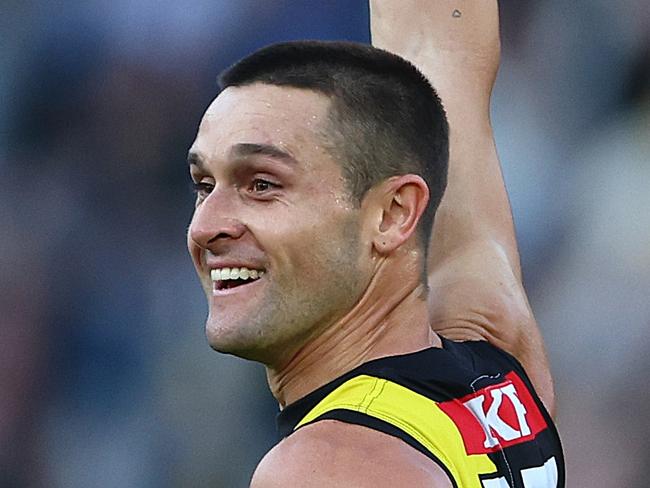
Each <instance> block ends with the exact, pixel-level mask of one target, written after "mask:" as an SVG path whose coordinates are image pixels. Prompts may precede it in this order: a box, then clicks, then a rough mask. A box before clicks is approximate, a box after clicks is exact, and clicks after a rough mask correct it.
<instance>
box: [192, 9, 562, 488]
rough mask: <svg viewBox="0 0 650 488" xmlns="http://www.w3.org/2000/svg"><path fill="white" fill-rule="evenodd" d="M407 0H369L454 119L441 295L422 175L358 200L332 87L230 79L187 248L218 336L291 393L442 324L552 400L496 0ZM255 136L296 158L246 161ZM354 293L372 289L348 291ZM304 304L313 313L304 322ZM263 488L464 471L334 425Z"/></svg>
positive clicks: (307, 436) (438, 482)
mask: <svg viewBox="0 0 650 488" xmlns="http://www.w3.org/2000/svg"><path fill="white" fill-rule="evenodd" d="M396 3H397V2H393V1H388V0H381V1H380V0H376V1H371V20H372V35H373V43H374V44H375V45H376V46H378V47H382V48H385V49H388V50H390V51H393V52H396V53H398V54H400V55H402V56H404V57H406V58H407V59H410V60H411V61H412V62H414V63H415V64H416V65H417V66H418V67H419V68H420V69H421V70H422V71H423V72H424V73H425V74H426V75H427V76H428V77H429V78H430V79H431V80H432V82H433V85H434V86H435V87H436V89H437V90H438V91H439V93H440V94H441V98H442V100H443V103H444V104H445V107H446V110H447V113H448V117H449V120H450V126H451V162H450V178H449V187H448V190H447V193H446V196H445V198H444V200H443V204H442V207H441V209H440V210H439V212H438V216H437V219H436V225H435V228H434V232H433V236H432V246H431V249H430V257H429V263H428V265H429V271H430V275H429V286H430V288H431V293H430V295H429V296H428V300H427V297H426V296H425V294H424V289H423V287H422V284H421V283H420V281H419V269H420V266H421V263H422V260H423V252H422V250H421V249H420V248H419V246H418V243H417V238H416V236H415V228H416V226H417V222H418V219H419V217H420V215H421V214H422V211H423V209H424V206H425V205H426V202H427V200H428V190H427V188H426V185H425V184H424V182H423V181H422V180H421V179H420V178H418V177H416V176H413V175H408V176H404V177H399V178H391V179H389V180H387V181H386V182H383V183H382V184H380V185H378V186H377V187H375V188H373V190H371V192H370V193H369V194H368V195H367V196H366V197H365V198H364V201H363V204H362V206H361V208H354V206H352V205H350V202H349V201H348V200H347V199H346V197H345V191H344V184H343V180H342V176H341V170H340V167H339V166H338V164H337V163H336V162H334V161H332V159H331V158H330V156H328V155H327V154H326V153H325V152H324V151H323V149H322V141H321V139H320V137H321V136H320V128H321V127H322V125H321V124H322V122H323V120H324V116H325V114H326V112H327V109H328V101H327V99H326V98H325V97H323V96H320V95H318V94H316V93H314V92H309V91H305V90H296V89H292V88H284V87H283V88H280V87H271V86H268V85H261V84H254V85H251V86H248V87H239V88H228V89H226V90H225V91H224V92H223V93H222V94H221V95H220V96H219V97H217V99H216V100H215V101H214V102H213V104H212V105H211V107H210V108H209V109H208V111H207V112H206V115H205V116H204V119H203V121H202V123H201V127H200V129H199V133H198V135H197V139H196V141H195V143H194V144H193V146H192V149H191V153H192V154H193V155H194V156H193V159H192V161H193V162H194V163H195V164H192V165H191V172H192V178H193V179H194V181H195V182H196V183H198V184H199V185H202V186H200V187H199V195H198V199H197V208H196V212H195V215H194V218H193V220H192V224H191V226H190V229H189V232H188V247H189V250H190V253H191V255H192V258H193V261H194V264H195V267H196V269H197V272H198V274H199V276H200V277H201V280H202V283H203V285H204V288H205V292H206V295H207V297H208V302H209V306H210V316H209V318H208V322H207V325H206V329H207V335H208V339H209V341H210V343H211V345H212V347H214V348H215V349H217V350H219V351H222V352H227V353H232V354H237V355H239V356H242V357H246V358H249V359H254V360H257V361H260V362H263V363H264V364H265V365H266V367H267V373H268V379H269V385H270V387H271V390H272V392H273V394H274V395H275V396H276V398H277V399H278V402H279V403H280V405H286V404H288V403H291V402H293V401H294V400H296V399H298V398H301V397H302V396H304V395H305V394H306V393H309V392H310V391H313V390H314V389H316V388H318V387H319V386H321V385H323V384H324V383H326V382H328V381H330V380H332V379H334V378H336V377H338V376H340V375H341V374H342V373H344V372H347V371H349V370H350V369H352V368H354V367H355V366H357V365H359V364H362V363H364V362H366V361H368V360H371V359H374V358H377V357H382V356H387V355H394V354H400V353H406V352H412V351H417V350H420V349H423V348H426V347H431V346H434V347H436V346H439V345H440V339H439V337H438V335H437V334H436V332H440V333H441V334H443V335H446V336H448V337H450V338H453V339H458V340H467V339H485V340H489V341H490V342H492V343H493V344H495V345H497V346H500V347H502V348H504V349H506V350H508V351H509V352H511V353H512V354H514V355H515V356H516V357H517V358H518V359H519V360H520V361H522V363H523V364H524V366H525V368H526V369H527V371H528V373H529V375H531V376H532V379H533V381H534V383H535V384H536V386H537V388H538V391H539V392H540V393H541V396H542V398H543V399H544V401H545V402H546V404H547V406H548V407H549V409H551V410H552V409H553V393H552V384H551V382H550V375H549V374H548V366H547V363H546V359H545V355H544V352H543V345H542V342H541V337H540V335H539V331H538V330H537V328H536V324H535V322H534V319H533V317H532V313H531V312H530V309H529V307H528V303H527V300H526V295H525V292H524V290H523V287H522V285H521V271H520V267H519V257H518V253H517V246H516V241H515V236H514V229H513V225H512V217H511V213H510V207H509V204H508V200H507V195H506V193H505V188H504V186H503V180H502V177H501V173H500V169H499V164H498V159H497V156H496V151H495V148H494V142H493V138H492V132H491V128H490V123H489V112H488V107H489V98H490V92H491V88H492V84H493V83H494V78H495V75H496V70H497V66H498V58H499V45H498V18H497V13H496V2H495V1H493V0H466V1H464V2H462V3H461V5H462V8H460V9H459V10H460V14H461V15H460V16H458V15H457V14H456V15H454V14H453V10H456V9H458V7H456V8H453V7H454V2H449V1H448V0H407V1H403V2H402V1H400V2H399V5H396ZM459 3H460V2H459ZM450 9H451V10H450ZM289 99H290V100H291V103H287V101H288V100H289ZM241 144H256V145H264V146H268V147H273V148H277V149H280V150H282V151H284V152H286V153H289V154H290V155H291V159H292V160H293V163H287V161H286V160H285V158H284V157H278V155H277V154H275V155H269V154H259V153H256V154H246V155H245V156H242V155H241V151H239V152H238V149H237V148H239V147H241ZM267 153H268V151H267ZM294 163H295V164H294ZM242 167H243V168H244V169H241V168H242ZM238 168H239V169H238ZM269 182H271V185H267V183H269ZM468 195H469V197H468ZM323 208H326V209H327V212H322V209H323ZM341 229H348V230H349V229H356V231H354V232H351V233H350V232H343V231H342V230H341ZM319 236H320V237H319ZM331 249H335V250H337V253H334V254H332V252H331ZM343 249H345V250H346V252H345V253H344V256H343V258H342V257H341V255H340V252H341V250H343ZM304 256H310V259H305V257H304ZM341 259H344V261H345V262H344V266H341V265H340V262H341ZM337 263H339V264H337ZM220 266H221V267H223V266H230V267H235V266H247V267H252V268H255V269H260V270H264V272H265V275H264V277H263V278H262V279H260V280H258V281H257V282H255V283H252V284H250V285H246V286H245V287H241V288H238V289H235V291H233V292H231V293H227V294H224V293H220V292H216V293H215V291H214V286H215V285H214V284H213V282H212V281H211V279H210V270H211V269H213V268H215V267H220ZM305 277H309V278H310V279H305ZM342 287H343V289H341V288H342ZM350 296H353V297H361V298H360V299H358V300H355V301H353V302H348V301H346V300H349V297H350ZM281 297H284V298H281ZM306 303H309V304H310V306H309V307H307V308H305V309H304V311H303V312H302V313H301V314H300V315H299V317H298V318H299V320H295V319H292V317H293V316H292V312H294V311H295V310H298V309H300V307H306V305H305V304H306ZM333 304H336V306H334V305H333ZM432 327H433V328H432ZM434 331H436V332H434ZM332 468H335V469H332ZM251 486H252V487H255V488H260V487H261V488H268V487H279V486H282V487H293V486H295V487H332V486H345V487H366V486H368V487H370V486H372V487H388V486H390V487H394V486H414V487H418V486H422V487H424V486H426V487H444V488H447V487H450V486H451V483H450V481H449V479H448V478H447V476H446V474H445V473H444V472H443V471H442V469H441V468H440V467H439V466H438V465H437V464H435V463H433V462H432V461H430V460H429V459H428V458H425V457H424V456H423V455H421V454H420V453H418V452H417V451H415V450H414V449H412V448H410V447H409V446H407V445H405V444H404V443H403V442H401V441H399V440H398V439H395V438H393V437H390V436H386V435H384V434H382V433H379V432H376V431H372V430H369V429H366V428H364V427H360V426H354V425H348V424H343V423H340V422H336V421H322V422H318V423H315V424H312V425H309V426H307V427H304V428H302V429H300V430H299V431H297V432H296V433H294V434H293V435H292V436H290V437H289V438H287V439H285V440H283V441H282V442H281V443H279V444H278V445H277V446H276V447H275V448H273V449H272V450H271V451H270V452H269V453H268V454H267V455H266V456H265V458H264V459H263V460H262V462H261V463H260V465H259V466H258V469H257V470H256V472H255V474H254V477H253V480H252V482H251Z"/></svg>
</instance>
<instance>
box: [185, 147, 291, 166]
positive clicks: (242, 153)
mask: <svg viewBox="0 0 650 488" xmlns="http://www.w3.org/2000/svg"><path fill="white" fill-rule="evenodd" d="M229 153H230V155H231V156H232V157H234V158H235V159H242V158H246V157H248V156H257V155H261V156H269V157H271V158H274V159H279V160H281V161H283V162H286V163H290V164H298V161H297V160H296V158H294V157H293V155H292V154H291V153H290V152H288V151H285V150H283V149H280V148H279V147H278V146H275V145H273V144H258V143H252V142H240V143H237V144H235V145H234V146H233V147H232V148H231V149H230V152H229ZM187 164H188V165H189V166H197V167H199V168H203V167H205V162H204V160H203V158H202V157H201V155H200V154H199V153H197V152H194V151H190V152H189V153H188V155H187Z"/></svg>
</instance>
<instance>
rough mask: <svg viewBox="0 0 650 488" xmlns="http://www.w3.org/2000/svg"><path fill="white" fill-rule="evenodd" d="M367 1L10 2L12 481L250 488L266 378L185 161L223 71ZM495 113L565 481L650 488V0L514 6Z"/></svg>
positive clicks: (2, 20) (362, 32) (3, 365)
mask: <svg viewBox="0 0 650 488" xmlns="http://www.w3.org/2000/svg"><path fill="white" fill-rule="evenodd" d="M365 3H366V2H365V1H364V0H328V1H325V2H318V1H315V0H302V1H299V0H294V1H291V0H265V1H255V0H237V1H234V0H227V1H226V0H219V1H217V0H197V1H193V2H177V1H170V0H163V1H152V0H140V1H139V2H132V1H127V0H115V1H112V2H103V1H99V0H92V1H86V2H74V1H70V2H44V1H29V0H26V1H20V2H19V1H12V0H5V1H3V2H2V7H0V11H1V12H2V14H1V15H0V32H2V34H1V36H0V39H1V41H0V486H1V487H3V488H13V487H55V488H58V487H66V488H76V487H89V486H92V487H98V488H103V487H122V488H129V487H137V488H143V487H145V488H146V487H181V486H183V487H194V486H196V487H207V486H211V487H223V488H230V487H243V486H247V483H248V480H249V478H250V475H251V473H252V470H253V468H254V466H255V464H256V462H257V461H258V460H259V458H260V457H261V456H262V455H263V453H264V452H265V451H266V450H267V449H268V448H269V447H270V446H271V445H272V444H273V442H274V435H275V434H274V416H275V413H276V411H277V408H276V406H275V404H274V401H273V399H272V397H271V396H270V394H269V393H268V391H267V388H266V383H265V377H264V372H263V369H262V368H261V367H259V366H257V365H254V364H251V363H248V362H245V361H242V360H238V359H234V358H230V357H224V356H220V355H218V354H216V353H213V352H212V351H211V350H210V349H209V347H208V346H207V343H206V341H205V339H204V335H203V319H204V316H205V313H206V306H205V304H204V299H203V296H202V293H201V291H200V288H199V286H198V283H197V281H196V280H195V278H194V275H193V270H192V267H191V263H190V260H189V258H188V257H187V256H186V251H185V236H184V234H185V230H186V227H187V224H188V222H189V217H190V213H191V209H192V197H191V195H190V192H189V190H188V182H189V179H188V177H187V171H186V164H185V156H186V151H187V149H188V147H189V145H190V143H191V141H192V139H193V137H194V133H195V129H196V126H197V123H198V121H199V119H200V116H201V114H202V111H203V110H204V109H205V107H206V106H207V104H208V103H209V102H210V100H211V99H212V98H213V96H214V95H215V91H216V90H215V88H216V84H215V78H216V75H217V73H218V72H219V71H220V70H221V69H222V68H224V67H226V66H227V65H228V64H230V63H232V62H233V61H235V60H236V59H237V58H238V57H240V56H242V55H244V54H246V53H248V52H250V51H252V50H253V49H255V48H257V47H259V46H261V45H264V44H267V43H269V42H272V41H278V40H286V39H295V38H321V39H350V40H359V41H367V40H368V29H367V23H368V13H367V7H366V6H365ZM501 8H502V19H503V20H502V37H503V56H502V58H503V61H502V68H501V72H500V76H499V80H498V83H497V88H496V92H495V96H494V101H493V114H494V127H495V131H496V137H497V142H498V146H499V148H500V154H501V159H502V164H503V167H504V172H505V178H506V181H507V185H508V188H509V191H510V196H511V199H512V204H513V208H514V213H515V220H516V223H517V230H518V236H519V239H520V245H521V252H522V257H523V265H524V271H525V276H526V284H527V288H528V291H529V293H530V299H531V302H532V305H533V308H534V310H535V311H536V314H537V317H538V320H539V323H540V325H541V327H542V331H543V333H544V335H545V337H546V341H547V344H548V349H549V354H550V358H551V361H552V365H553V370H554V373H555V377H556V381H557V389H558V394H559V400H560V409H559V427H560V432H561V434H562V437H563V439H564V443H565V447H566V454H567V462H568V469H569V486H570V487H577V488H583V487H584V488H591V487H605V488H618V487H624V488H641V487H647V486H648V481H647V471H648V465H650V454H649V453H650V421H649V420H648V418H650V388H649V387H648V380H647V378H648V373H649V372H650V355H648V354H647V353H646V351H647V350H648V348H649V347H650V4H649V3H648V1H647V0H619V1H617V2H612V1H610V0H574V1H571V2H566V1H563V0H539V1H535V2H532V1H529V2H521V1H516V2H515V1H503V3H502V6H501Z"/></svg>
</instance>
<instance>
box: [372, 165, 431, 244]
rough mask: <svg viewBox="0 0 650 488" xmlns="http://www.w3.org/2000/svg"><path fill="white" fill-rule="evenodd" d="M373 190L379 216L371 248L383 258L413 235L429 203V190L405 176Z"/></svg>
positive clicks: (394, 178)
mask: <svg viewBox="0 0 650 488" xmlns="http://www.w3.org/2000/svg"><path fill="white" fill-rule="evenodd" d="M377 190H378V197H379V198H380V204H381V208H382V214H381V220H380V223H379V228H378V229H377V233H376V235H375V238H374V239H373V245H374V247H375V249H376V250H377V251H378V252H379V253H380V254H387V253H390V252H392V251H394V250H395V249H397V248H398V247H400V246H401V245H402V244H404V242H406V241H407V240H408V239H409V238H410V237H411V236H412V235H413V233H414V232H415V230H416V228H417V225H418V222H419V221H420V218H421V217H422V214H423V213H424V209H425V208H426V206H427V203H428V202H429V187H428V186H427V184H426V182H425V181H424V180H423V179H422V178H421V177H420V176H418V175H413V174H408V175H402V176H394V177H392V178H389V179H387V180H386V181H385V182H383V183H381V184H380V187H379V188H378V189H377Z"/></svg>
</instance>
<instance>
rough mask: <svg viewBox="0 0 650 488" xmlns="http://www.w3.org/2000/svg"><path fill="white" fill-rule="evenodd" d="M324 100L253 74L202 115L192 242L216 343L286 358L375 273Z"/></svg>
mask: <svg viewBox="0 0 650 488" xmlns="http://www.w3.org/2000/svg"><path fill="white" fill-rule="evenodd" d="M328 107H329V100H328V98H327V97H325V96H324V95H321V94H318V93H316V92H313V91H308V90H301V89H296V88H288V87H278V86H272V85H266V84H260V83H255V84H252V85H247V86H241V87H230V88H227V89H226V90H224V91H223V92H222V93H221V94H220V95H219V96H218V97H217V98H216V99H215V100H214V102H213V103H212V104H211V105H210V107H209V108H208V110H207V111H206V113H205V115H204V117H203V119H202V121H201V124H200V127H199V131H198V135H197V138H196V140H195V141H194V144H193V145H192V147H191V149H190V157H189V162H190V172H191V176H192V180H193V181H194V183H195V186H196V189H197V200H196V209H195V212H194V215H193V218H192V222H191V224H190V228H189V232H188V248H189V251H190V254H191V256H192V260H193V262H194V266H195V268H196V271H197V273H198V275H199V278H200V279H201V283H202V285H203V288H204V290H205V293H206V296H207V298H208V304H209V315H208V319H207V323H206V333H207V336H208V341H209V343H210V345H211V346H212V347H213V348H214V349H216V350H218V351H221V352H226V353H231V354H236V355H238V356H241V357H245V358H248V359H254V360H257V361H261V362H264V363H266V364H277V363H280V362H282V361H285V360H287V359H289V357H290V356H291V355H293V354H294V353H295V351H297V349H299V348H300V347H301V346H302V345H303V344H304V343H305V342H306V341H307V340H308V339H309V338H310V337H313V336H314V335H317V334H319V333H320V332H321V331H323V330H325V329H326V328H327V326H328V325H329V324H332V323H334V322H335V321H336V320H338V319H340V318H341V317H342V316H343V315H345V313H346V312H348V311H349V310H350V309H351V308H352V307H353V306H354V304H355V302H356V301H357V300H358V299H359V298H360V296H361V295H362V294H363V291H364V290H365V289H366V287H367V285H368V283H369V281H370V278H371V274H372V271H371V259H370V252H371V251H370V248H369V246H364V245H363V242H367V239H365V238H364V235H363V234H364V232H363V228H362V225H361V222H362V217H361V210H360V209H359V208H357V206H355V205H354V204H353V203H352V202H351V200H350V197H349V196H348V193H347V191H346V185H345V180H344V178H343V176H342V171H341V167H340V165H339V164H337V163H336V162H335V161H334V160H333V159H332V157H331V156H330V155H329V154H328V153H327V152H326V151H325V149H324V148H323V136H322V133H323V127H324V126H325V124H326V120H327V112H328ZM242 278H244V279H242Z"/></svg>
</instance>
